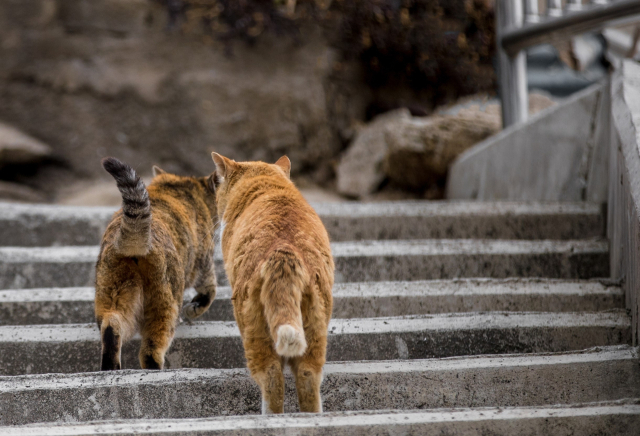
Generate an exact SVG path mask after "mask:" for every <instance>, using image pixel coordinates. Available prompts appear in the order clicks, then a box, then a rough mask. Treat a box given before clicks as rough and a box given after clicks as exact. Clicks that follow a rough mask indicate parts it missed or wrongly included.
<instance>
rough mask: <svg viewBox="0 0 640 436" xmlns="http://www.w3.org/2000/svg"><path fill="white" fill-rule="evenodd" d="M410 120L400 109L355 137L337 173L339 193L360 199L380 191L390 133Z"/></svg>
mask: <svg viewBox="0 0 640 436" xmlns="http://www.w3.org/2000/svg"><path fill="white" fill-rule="evenodd" d="M410 120H411V114H410V113H409V110H408V109H397V110H395V111H391V112H387V113H385V114H382V115H379V116H378V117H376V118H375V119H374V120H373V121H372V122H371V123H369V124H368V125H367V126H366V127H364V128H363V129H362V130H361V131H360V132H359V133H358V134H357V135H356V138H355V140H354V141H353V143H352V144H351V146H350V147H349V148H348V149H347V152H346V153H345V154H344V156H342V158H341V159H340V163H339V164H338V167H337V170H336V177H337V185H338V186H337V187H338V192H339V193H341V194H343V195H346V196H349V197H356V198H358V197H362V196H365V195H367V194H371V193H373V192H375V191H377V190H378V188H379V187H380V184H381V183H382V182H383V181H384V179H385V174H384V173H383V172H382V164H383V162H384V160H385V157H386V155H387V150H388V147H389V146H388V143H387V132H389V131H390V130H393V129H396V128H400V125H401V124H402V123H403V122H407V121H410Z"/></svg>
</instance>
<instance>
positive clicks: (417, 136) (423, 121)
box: [383, 108, 501, 190]
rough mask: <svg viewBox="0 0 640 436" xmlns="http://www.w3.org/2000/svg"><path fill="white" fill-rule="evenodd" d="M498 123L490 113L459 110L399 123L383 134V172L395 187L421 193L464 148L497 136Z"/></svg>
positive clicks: (441, 177)
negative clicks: (384, 153)
mask: <svg viewBox="0 0 640 436" xmlns="http://www.w3.org/2000/svg"><path fill="white" fill-rule="evenodd" d="M500 124H501V120H500V117H499V116H497V117H496V116H495V115H494V114H492V113H490V112H484V111H481V110H474V109H473V108H467V109H461V110H460V111H459V112H458V114H457V115H432V116H430V117H425V118H417V117H413V118H410V119H406V120H403V121H402V123H400V124H399V125H398V126H397V127H396V128H394V129H389V130H388V131H387V132H386V138H385V139H386V143H387V147H388V148H387V153H386V156H385V159H384V165H383V171H384V173H385V175H386V176H387V177H388V178H389V179H390V181H391V182H393V183H394V184H395V185H397V186H399V187H401V188H405V189H410V190H423V189H426V188H428V187H429V186H431V185H433V184H436V183H439V182H441V181H442V180H443V179H444V178H445V176H446V174H447V169H448V167H449V164H450V163H451V162H453V160H454V159H455V158H456V157H457V156H458V155H459V154H460V153H462V152H463V151H465V150H466V149H467V148H469V147H471V146H472V145H474V144H476V143H478V142H480V141H482V140H483V139H485V138H487V137H489V136H491V135H493V134H495V133H497V132H498V131H499V130H500Z"/></svg>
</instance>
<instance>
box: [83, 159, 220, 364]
mask: <svg viewBox="0 0 640 436" xmlns="http://www.w3.org/2000/svg"><path fill="white" fill-rule="evenodd" d="M103 165H104V167H105V169H106V170H107V171H109V172H110V173H111V174H112V175H113V176H114V178H115V179H116V181H117V182H118V188H119V189H120V191H121V193H122V196H123V207H122V209H121V210H119V211H118V212H116V213H115V215H114V217H113V219H112V220H111V223H110V224H109V226H108V227H107V229H106V231H105V234H104V236H103V239H102V245H101V248H100V256H99V258H98V262H97V265H96V297H95V314H96V319H97V322H98V327H99V328H100V335H101V338H102V366H101V367H102V369H103V370H113V369H120V368H121V358H120V350H121V348H122V345H123V343H124V342H126V341H127V340H129V339H130V338H131V337H132V336H133V335H134V334H135V333H136V332H137V331H140V333H141V335H142V343H141V347H140V355H139V358H140V365H141V366H142V368H149V369H161V368H163V366H164V356H165V353H166V351H167V349H168V348H169V346H170V345H171V341H172V340H173V335H174V331H175V327H176V325H177V323H178V321H179V315H180V307H181V305H182V298H183V293H184V289H185V287H190V286H195V288H196V291H198V294H197V295H196V297H194V299H193V300H192V302H191V303H189V304H187V305H185V307H184V311H183V313H184V314H185V316H187V317H188V318H195V317H197V316H200V315H201V314H202V313H204V312H205V311H206V310H207V309H208V308H209V306H210V305H211V302H212V301H213V299H214V297H215V293H216V276H215V269H214V261H213V236H214V228H215V224H216V223H217V213H216V205H215V196H214V192H213V184H212V178H211V176H210V177H206V178H205V177H201V178H194V177H179V176H175V175H172V174H167V173H165V172H163V171H162V170H159V169H158V168H154V173H155V174H157V175H156V176H155V177H154V179H153V181H152V183H151V184H150V185H149V187H148V189H147V188H146V187H145V185H144V183H143V182H142V181H141V180H140V178H139V177H138V176H137V174H136V173H135V171H133V169H131V167H129V166H128V165H126V164H123V163H122V162H120V161H118V160H117V159H113V158H107V159H105V160H103Z"/></svg>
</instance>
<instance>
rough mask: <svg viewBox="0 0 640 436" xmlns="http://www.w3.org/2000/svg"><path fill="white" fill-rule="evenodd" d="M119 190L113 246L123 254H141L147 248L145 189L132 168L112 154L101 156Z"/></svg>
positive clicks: (148, 216)
mask: <svg viewBox="0 0 640 436" xmlns="http://www.w3.org/2000/svg"><path fill="white" fill-rule="evenodd" d="M102 166H103V168H104V169H105V170H106V171H107V172H108V173H109V174H111V175H112V176H113V178H114V179H115V180H116V183H117V184H118V189H119V190H120V193H121V194H122V221H121V225H120V230H119V231H118V235H117V236H116V241H115V246H116V249H117V250H118V252H119V253H121V254H122V255H124V256H131V257H136V256H144V255H146V254H148V253H149V250H150V248H151V203H150V202H149V192H148V191H147V187H146V186H145V184H144V182H143V181H142V179H141V178H140V177H139V176H138V174H136V172H135V170H134V169H133V168H131V167H130V166H129V165H127V164H126V163H123V162H120V161H119V160H118V159H116V158H113V157H106V158H104V159H102Z"/></svg>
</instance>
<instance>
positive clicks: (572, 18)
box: [500, 0, 640, 55]
mask: <svg viewBox="0 0 640 436" xmlns="http://www.w3.org/2000/svg"><path fill="white" fill-rule="evenodd" d="M569 4H572V3H569ZM583 6H587V5H583ZM571 10H572V9H570V8H567V12H568V13H567V14H566V15H563V16H560V17H558V18H555V19H551V20H547V21H543V22H540V23H537V24H529V25H524V26H523V27H521V28H519V29H512V30H506V31H505V32H504V33H503V34H502V40H501V41H500V43H501V44H502V48H503V49H504V50H505V51H506V52H507V54H509V55H514V54H517V53H518V52H519V51H520V50H524V49H526V48H529V47H531V46H534V45H538V44H545V43H551V42H557V41H564V40H566V39H568V38H571V37H572V36H576V35H580V34H582V33H586V32H592V31H595V30H600V29H601V28H602V27H604V26H605V25H607V24H608V23H610V22H611V21H614V20H618V19H620V18H625V17H628V16H630V15H637V14H640V1H638V0H620V1H618V2H615V3H610V4H606V5H601V4H598V5H593V6H592V7H590V8H589V9H583V10H579V11H576V12H573V13H571V12H570V11H571Z"/></svg>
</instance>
